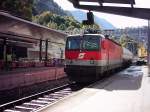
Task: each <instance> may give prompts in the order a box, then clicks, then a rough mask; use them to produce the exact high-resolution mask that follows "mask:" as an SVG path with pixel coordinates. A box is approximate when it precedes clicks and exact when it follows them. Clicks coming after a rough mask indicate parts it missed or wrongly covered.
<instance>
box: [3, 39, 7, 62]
mask: <svg viewBox="0 0 150 112" xmlns="http://www.w3.org/2000/svg"><path fill="white" fill-rule="evenodd" d="M3 45H4V50H3V58H4V62H7V44H6V38H5V39H4V42H3Z"/></svg>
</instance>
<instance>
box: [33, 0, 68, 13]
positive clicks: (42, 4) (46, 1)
mask: <svg viewBox="0 0 150 112" xmlns="http://www.w3.org/2000/svg"><path fill="white" fill-rule="evenodd" d="M45 11H51V12H53V13H55V14H57V15H61V16H66V15H67V12H65V11H64V10H63V9H62V8H61V7H60V6H59V5H58V4H57V3H55V2H54V1H53V0H34V8H33V14H34V15H37V14H41V13H43V12H45Z"/></svg>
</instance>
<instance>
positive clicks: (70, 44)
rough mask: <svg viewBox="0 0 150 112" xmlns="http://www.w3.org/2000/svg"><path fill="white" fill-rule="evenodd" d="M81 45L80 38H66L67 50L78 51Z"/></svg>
mask: <svg viewBox="0 0 150 112" xmlns="http://www.w3.org/2000/svg"><path fill="white" fill-rule="evenodd" d="M80 44H81V39H80V37H68V39H67V43H66V49H68V50H79V49H80Z"/></svg>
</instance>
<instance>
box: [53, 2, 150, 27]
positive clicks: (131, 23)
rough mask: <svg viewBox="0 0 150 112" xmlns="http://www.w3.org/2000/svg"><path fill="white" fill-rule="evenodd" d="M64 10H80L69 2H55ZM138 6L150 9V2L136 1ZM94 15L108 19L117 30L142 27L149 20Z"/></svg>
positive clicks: (112, 15)
mask: <svg viewBox="0 0 150 112" xmlns="http://www.w3.org/2000/svg"><path fill="white" fill-rule="evenodd" d="M54 1H55V2H56V3H58V5H59V6H60V7H62V9H64V10H79V9H75V8H74V7H73V5H72V4H71V3H70V2H69V1H68V0H54ZM135 2H136V5H135V6H134V7H142V8H150V0H135ZM94 14H95V15H96V16H98V17H100V18H103V19H106V20H107V21H108V22H110V23H111V24H112V25H114V26H115V27H116V28H125V27H141V26H146V25H147V24H148V21H147V20H143V19H137V18H131V17H125V16H119V15H114V14H107V13H100V12H94Z"/></svg>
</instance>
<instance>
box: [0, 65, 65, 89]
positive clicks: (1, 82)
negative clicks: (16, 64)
mask: <svg viewBox="0 0 150 112" xmlns="http://www.w3.org/2000/svg"><path fill="white" fill-rule="evenodd" d="M63 77H66V74H65V73H64V67H36V68H32V67H30V68H20V69H15V70H12V71H0V91H4V90H10V89H13V88H18V87H23V86H29V85H33V84H38V83H41V82H46V81H50V80H57V79H60V78H63Z"/></svg>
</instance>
